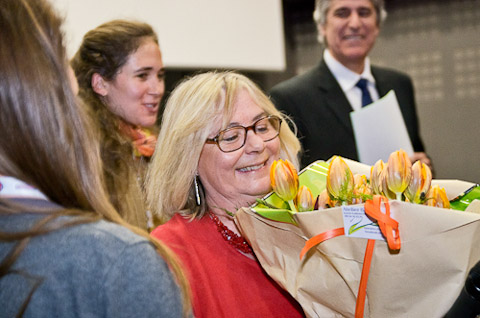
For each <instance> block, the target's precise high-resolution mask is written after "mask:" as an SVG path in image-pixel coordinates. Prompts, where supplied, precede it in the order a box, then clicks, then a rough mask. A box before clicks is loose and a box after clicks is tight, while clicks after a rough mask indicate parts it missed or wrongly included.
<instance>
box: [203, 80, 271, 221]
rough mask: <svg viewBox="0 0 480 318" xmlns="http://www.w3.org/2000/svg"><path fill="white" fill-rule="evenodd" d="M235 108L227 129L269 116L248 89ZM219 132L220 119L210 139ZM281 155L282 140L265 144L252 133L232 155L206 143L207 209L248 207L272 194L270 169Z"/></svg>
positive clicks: (204, 181) (240, 92) (220, 128)
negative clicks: (260, 198) (269, 193)
mask: <svg viewBox="0 0 480 318" xmlns="http://www.w3.org/2000/svg"><path fill="white" fill-rule="evenodd" d="M233 106H234V112H233V116H232V119H231V120H230V124H229V125H228V127H231V126H238V125H241V126H244V127H247V126H250V125H252V124H253V123H254V122H255V121H257V120H258V119H259V118H262V117H264V116H266V115H268V114H266V113H265V111H264V110H263V109H262V108H261V107H260V106H258V105H257V104H256V103H255V102H254V101H253V99H252V98H251V97H250V95H249V93H248V92H247V91H246V90H245V89H242V90H240V91H239V93H238V94H237V96H236V98H235V102H234V105H233ZM228 127H227V128H228ZM220 130H222V126H221V118H220V119H218V122H217V124H216V125H215V128H214V130H212V131H211V132H210V134H209V136H208V137H209V138H213V137H215V136H216V135H217V134H218V132H219V131H220ZM279 155H280V139H279V137H276V138H274V139H272V140H270V141H267V142H265V141H263V139H262V138H260V137H259V136H257V135H256V134H255V132H254V131H253V130H249V131H248V133H247V140H246V142H245V145H244V146H243V147H242V148H240V149H238V150H235V151H233V152H228V153H225V152H222V151H221V150H220V149H219V148H218V146H217V145H216V144H208V143H206V144H205V145H204V146H203V150H202V153H201V155H200V159H199V163H198V174H199V177H200V180H201V182H202V184H203V187H204V189H205V196H206V200H207V204H208V206H210V207H220V208H232V207H235V208H239V207H242V206H248V205H250V204H252V203H254V202H255V200H256V198H259V197H262V196H263V195H265V194H267V193H268V192H270V191H271V185H270V166H271V165H272V163H273V161H274V160H277V159H278V158H279ZM232 212H234V211H232Z"/></svg>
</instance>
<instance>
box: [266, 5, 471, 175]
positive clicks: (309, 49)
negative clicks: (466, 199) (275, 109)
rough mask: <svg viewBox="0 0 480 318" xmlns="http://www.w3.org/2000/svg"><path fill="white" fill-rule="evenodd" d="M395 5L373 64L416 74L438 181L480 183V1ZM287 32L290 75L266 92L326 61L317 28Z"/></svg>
mask: <svg viewBox="0 0 480 318" xmlns="http://www.w3.org/2000/svg"><path fill="white" fill-rule="evenodd" d="M389 3H390V6H389V7H388V9H389V16H388V18H387V21H386V23H385V24H384V25H383V27H382V31H381V34H380V37H379V39H378V41H377V44H376V46H375V49H374V51H373V52H372V54H371V59H372V62H373V63H374V64H378V65H383V66H389V67H392V68H395V69H398V70H402V71H404V72H407V73H408V74H410V75H411V76H412V79H413V81H414V85H415V89H416V99H417V111H418V115H419V120H420V129H421V134H422V137H423V140H424V143H425V146H426V149H427V152H428V154H429V155H430V156H431V158H432V159H433V163H434V166H435V170H436V177H437V178H448V179H462V180H468V181H472V182H480V130H479V129H478V128H477V127H478V126H479V122H480V109H479V107H478V105H479V103H480V0H450V1H443V0H437V1H404V0H402V1H390V2H389ZM394 4H395V5H394ZM287 27H288V28H290V29H289V30H287V33H289V34H290V36H291V39H290V41H289V42H288V39H287V49H288V50H289V51H288V52H287V53H288V54H287V56H288V57H289V60H288V65H289V70H288V71H287V72H285V73H282V74H270V75H268V76H267V77H266V78H265V86H266V89H268V88H269V87H270V86H272V85H273V84H275V83H276V82H278V81H279V80H283V79H284V78H285V77H289V76H291V75H293V74H294V73H302V72H304V71H305V70H307V69H309V68H310V67H312V66H314V65H315V64H316V63H318V60H319V58H320V55H321V48H320V45H319V44H318V43H317V42H316V30H315V27H314V25H313V22H311V21H308V20H306V21H305V22H302V23H297V24H293V25H290V26H288V25H287Z"/></svg>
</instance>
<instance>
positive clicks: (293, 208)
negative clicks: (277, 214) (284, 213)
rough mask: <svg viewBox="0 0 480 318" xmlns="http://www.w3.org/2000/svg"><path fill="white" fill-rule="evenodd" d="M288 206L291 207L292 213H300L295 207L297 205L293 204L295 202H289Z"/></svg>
mask: <svg viewBox="0 0 480 318" xmlns="http://www.w3.org/2000/svg"><path fill="white" fill-rule="evenodd" d="M288 205H289V206H290V210H292V212H298V210H297V207H296V206H295V203H294V202H293V200H289V201H288Z"/></svg>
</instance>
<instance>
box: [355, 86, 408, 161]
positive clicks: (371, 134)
mask: <svg viewBox="0 0 480 318" xmlns="http://www.w3.org/2000/svg"><path fill="white" fill-rule="evenodd" d="M350 119H351V120H352V126H353V132H354V135H355V142H356V145H357V152H358V157H359V161H360V162H362V163H365V164H368V165H373V164H375V162H377V161H378V160H379V159H382V160H383V161H384V162H387V161H388V157H389V155H390V154H391V153H392V152H394V151H396V150H399V149H403V150H405V152H406V153H407V154H408V155H409V156H411V155H412V154H413V146H412V142H411V141H410V137H409V136H408V131H407V127H406V126H405V121H404V120H403V116H402V113H401V111H400V107H399V106H398V101H397V97H396V95H395V92H394V91H393V90H391V91H390V92H388V94H387V95H385V96H384V97H382V98H381V99H379V100H377V101H376V102H374V103H372V104H370V105H368V106H365V107H363V108H362V109H360V110H357V111H353V112H351V113H350Z"/></svg>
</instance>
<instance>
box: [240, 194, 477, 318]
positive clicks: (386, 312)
mask: <svg viewBox="0 0 480 318" xmlns="http://www.w3.org/2000/svg"><path fill="white" fill-rule="evenodd" d="M390 209H391V214H392V217H393V218H394V219H395V220H397V221H398V222H399V231H400V238H401V242H402V243H401V244H402V245H401V249H400V251H398V252H396V253H395V252H390V251H389V250H388V246H387V243H386V242H384V241H376V243H375V249H374V254H373V258H372V264H371V268H370V276H369V279H368V285H367V300H366V303H365V314H364V317H371V318H385V317H389V318H395V317H402V318H404V317H412V318H419V317H442V316H443V315H444V314H445V313H446V312H447V311H448V309H449V308H450V307H451V306H452V304H453V302H454V301H455V299H456V298H457V296H458V295H459V293H460V290H461V288H462V287H463V284H464V281H465V278H466V275H467V274H468V271H469V269H470V268H471V267H472V266H473V265H475V264H476V262H477V261H479V260H480V222H479V221H480V214H475V213H468V212H457V211H453V210H446V209H440V208H433V207H427V206H421V205H415V204H410V203H405V202H399V201H390ZM295 219H296V221H297V222H298V224H299V227H296V226H294V225H291V224H286V223H281V222H276V221H272V220H269V219H266V218H264V217H262V216H260V215H258V214H256V213H255V212H254V211H252V210H251V209H248V208H243V209H240V210H239V211H238V212H237V215H236V222H237V225H238V226H239V228H240V230H241V231H242V233H243V235H244V236H245V237H246V238H247V240H248V241H249V242H250V244H251V246H252V248H253V250H254V251H255V255H256V256H257V258H258V260H259V261H260V263H261V264H262V266H263V268H264V269H265V271H266V272H267V273H268V274H269V275H270V276H271V277H272V278H273V279H274V280H275V281H277V282H278V283H279V284H280V285H281V286H283V287H284V288H285V289H286V290H287V291H288V292H289V293H290V294H291V295H292V296H293V297H295V298H296V299H297V301H298V302H299V303H300V304H301V305H302V307H303V309H304V311H305V313H306V315H307V316H308V317H322V318H324V317H327V318H328V317H354V315H355V303H356V295H357V293H358V286H359V283H360V278H361V271H362V265H363V258H364V253H365V247H366V244H367V240H366V239H362V238H350V237H345V236H340V237H335V238H332V239H330V240H327V241H325V242H323V243H321V244H319V245H318V246H317V247H316V248H314V249H312V250H311V251H310V252H309V253H308V254H307V255H306V256H305V258H304V259H303V260H300V258H299V254H300V251H301V249H302V248H303V246H304V245H305V242H306V240H307V239H309V238H311V237H313V236H315V235H317V234H320V233H322V232H324V231H327V230H331V229H335V228H338V227H343V219H342V213H341V208H332V209H327V210H321V211H313V212H303V213H297V214H296V215H295Z"/></svg>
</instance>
